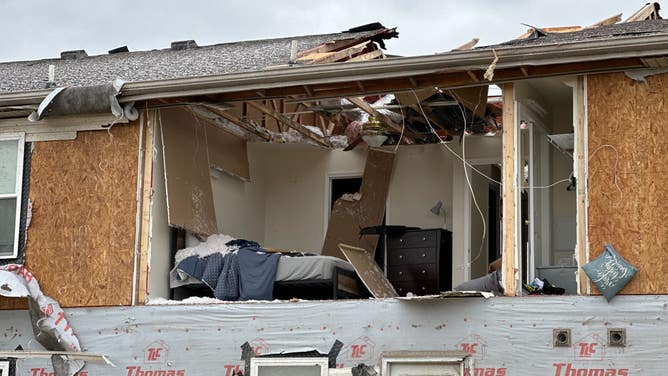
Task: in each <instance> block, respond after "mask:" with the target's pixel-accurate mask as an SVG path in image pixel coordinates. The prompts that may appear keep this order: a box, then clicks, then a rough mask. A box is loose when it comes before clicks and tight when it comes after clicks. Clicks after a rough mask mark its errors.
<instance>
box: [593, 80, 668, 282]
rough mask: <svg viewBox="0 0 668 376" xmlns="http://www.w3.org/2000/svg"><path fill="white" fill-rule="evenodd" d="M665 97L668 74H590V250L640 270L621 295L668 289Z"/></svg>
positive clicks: (666, 116) (667, 158) (667, 159)
mask: <svg viewBox="0 0 668 376" xmlns="http://www.w3.org/2000/svg"><path fill="white" fill-rule="evenodd" d="M667 97H668V74H659V75H654V76H648V77H647V78H646V83H645V82H638V81H634V80H632V79H630V78H628V77H627V76H626V75H625V74H624V73H611V74H599V75H590V76H587V120H588V124H587V127H588V153H589V164H588V171H589V172H588V173H589V187H588V194H589V213H588V214H589V219H588V227H589V228H588V230H589V255H590V259H594V258H596V257H598V256H599V255H600V254H601V252H602V251H603V246H604V244H605V243H611V244H612V245H613V246H614V247H615V249H616V250H617V251H618V252H619V253H620V254H621V255H622V257H624V258H625V259H626V260H627V261H629V262H630V263H631V264H633V265H634V266H635V267H637V268H638V269H639V272H638V274H636V276H635V277H634V278H633V279H632V280H631V281H630V283H629V284H628V285H627V286H626V288H624V289H623V290H622V291H621V293H622V294H668V225H666V224H667V223H668V184H666V182H667V181H668V153H666V151H667V150H668V138H667V137H665V135H664V134H665V129H666V124H665V123H666V119H668V105H666V102H665V98H667ZM592 291H596V288H595V287H594V286H593V284H592Z"/></svg>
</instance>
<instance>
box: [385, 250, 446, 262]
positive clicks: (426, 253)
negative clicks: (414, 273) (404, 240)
mask: <svg viewBox="0 0 668 376" xmlns="http://www.w3.org/2000/svg"><path fill="white" fill-rule="evenodd" d="M387 263H388V265H413V264H431V263H436V249H435V248H406V249H401V248H399V249H391V250H390V251H389V257H388V262H387Z"/></svg>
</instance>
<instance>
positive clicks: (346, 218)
mask: <svg viewBox="0 0 668 376" xmlns="http://www.w3.org/2000/svg"><path fill="white" fill-rule="evenodd" d="M394 157H395V155H394V153H392V152H390V151H385V150H381V149H369V152H368V154H367V159H366V165H365V167H364V176H363V177H362V186H361V188H360V192H361V194H362V196H361V197H360V199H359V200H356V201H355V200H353V201H346V200H344V199H338V200H336V202H335V203H334V207H333V208H332V214H331V217H330V220H329V226H328V227H327V235H326V236H325V242H324V244H323V249H322V254H323V255H325V256H335V257H338V258H341V259H344V260H345V257H344V256H343V254H342V253H341V250H340V249H339V248H338V246H339V244H341V243H344V244H348V245H352V246H355V247H360V248H364V249H369V250H373V251H375V250H376V245H377V243H378V235H365V236H362V237H360V234H359V232H360V229H361V228H364V227H369V226H378V225H380V224H381V223H382V222H383V216H384V215H385V206H386V203H387V194H388V191H389V188H390V178H391V177H392V170H393V168H394Z"/></svg>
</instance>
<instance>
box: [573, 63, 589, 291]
mask: <svg viewBox="0 0 668 376" xmlns="http://www.w3.org/2000/svg"><path fill="white" fill-rule="evenodd" d="M584 96H585V88H584V77H583V76H579V77H577V80H576V83H575V88H574V91H573V129H574V131H575V145H574V147H575V148H574V150H573V163H574V171H575V177H576V179H577V185H576V190H577V192H576V194H577V198H576V220H575V223H576V236H575V237H576V239H575V259H576V262H577V265H578V266H580V268H578V274H577V284H578V294H580V295H586V294H588V286H589V280H588V278H587V275H586V274H585V272H584V270H583V269H582V268H581V266H583V265H584V264H586V263H587V262H588V260H587V244H588V240H587V179H586V176H587V172H586V156H587V150H586V141H585V140H586V135H587V125H586V124H585V99H584V98H585V97H584Z"/></svg>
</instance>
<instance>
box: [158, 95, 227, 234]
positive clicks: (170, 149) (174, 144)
mask: <svg viewBox="0 0 668 376" xmlns="http://www.w3.org/2000/svg"><path fill="white" fill-rule="evenodd" d="M159 118H160V129H161V131H162V144H163V155H164V162H165V185H166V188H167V217H168V220H169V224H170V226H172V227H178V228H183V229H186V230H189V231H190V232H193V233H195V234H199V235H204V236H208V235H212V234H215V233H217V232H218V228H217V224H216V212H215V209H214V206H213V193H212V190H211V180H210V176H209V160H208V156H207V150H206V132H205V130H204V125H201V124H200V123H199V122H198V121H197V120H196V118H195V116H193V115H192V114H191V113H190V112H188V111H187V110H186V109H183V108H178V107H172V108H162V109H160V114H159Z"/></svg>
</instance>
